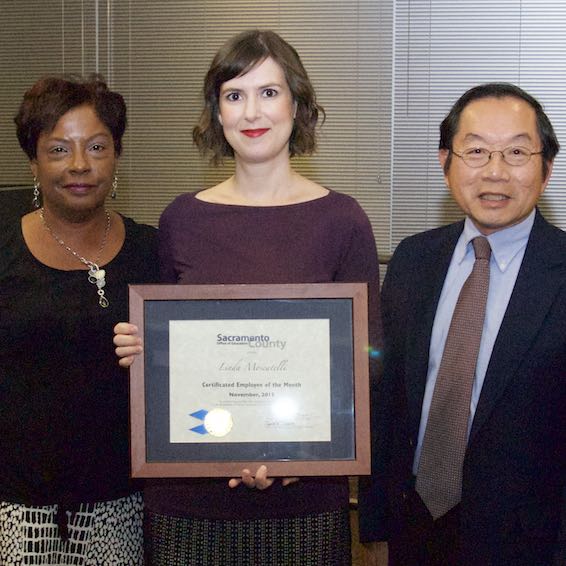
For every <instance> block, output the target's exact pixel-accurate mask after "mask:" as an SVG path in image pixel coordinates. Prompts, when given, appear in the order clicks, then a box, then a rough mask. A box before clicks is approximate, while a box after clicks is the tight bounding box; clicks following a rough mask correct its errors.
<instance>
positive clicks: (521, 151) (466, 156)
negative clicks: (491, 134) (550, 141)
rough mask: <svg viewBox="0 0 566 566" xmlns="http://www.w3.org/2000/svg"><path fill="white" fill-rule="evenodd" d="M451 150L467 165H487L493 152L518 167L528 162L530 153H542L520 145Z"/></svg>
mask: <svg viewBox="0 0 566 566" xmlns="http://www.w3.org/2000/svg"><path fill="white" fill-rule="evenodd" d="M451 151H452V153H453V154H454V155H456V156H457V157H459V158H460V159H462V161H463V162H464V163H465V164H466V165H467V166H468V167H483V166H484V165H487V164H488V163H489V160H490V159H491V156H492V155H493V154H494V153H501V157H502V158H503V161H505V163H507V165H512V166H513V167H518V166H520V165H525V164H526V163H528V162H529V159H530V158H531V155H540V154H541V153H542V151H530V150H528V149H527V148H526V147H520V146H511V147H506V148H505V149H502V150H497V149H496V150H493V151H489V149H486V148H485V147H471V148H470V149H466V150H464V151H463V152H462V153H456V152H455V151H454V150H451Z"/></svg>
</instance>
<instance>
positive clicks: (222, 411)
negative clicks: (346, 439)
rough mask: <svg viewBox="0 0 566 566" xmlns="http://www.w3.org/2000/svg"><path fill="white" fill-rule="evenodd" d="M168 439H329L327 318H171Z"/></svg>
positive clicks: (248, 440)
mask: <svg viewBox="0 0 566 566" xmlns="http://www.w3.org/2000/svg"><path fill="white" fill-rule="evenodd" d="M169 369H170V374H169V379H170V388H169V395H170V397H169V407H170V441H171V442H184V443H186V442H189V443H190V442H197V443H198V442H207V443H210V442H324V441H330V440H331V434H330V427H331V410H330V323H329V320H328V319H292V320H287V319H284V320H277V319H276V320H249V319H246V320H172V321H170V322H169Z"/></svg>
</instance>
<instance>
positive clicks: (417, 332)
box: [405, 222, 464, 440]
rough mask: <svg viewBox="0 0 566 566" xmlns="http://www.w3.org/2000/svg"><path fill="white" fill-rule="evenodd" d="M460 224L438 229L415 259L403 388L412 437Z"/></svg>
mask: <svg viewBox="0 0 566 566" xmlns="http://www.w3.org/2000/svg"><path fill="white" fill-rule="evenodd" d="M463 226H464V224H463V222H458V223H457V224H452V225H450V226H447V227H446V228H443V229H440V230H439V231H438V233H437V237H436V238H435V239H434V240H433V241H431V242H430V243H429V244H428V245H427V247H426V249H423V250H422V251H421V254H422V255H421V257H419V258H418V259H417V261H418V265H419V268H420V273H419V276H418V277H417V278H416V279H415V281H413V285H414V290H413V292H414V296H415V302H414V304H413V306H414V311H413V313H412V317H411V318H410V327H409V328H408V329H407V333H406V336H407V344H406V348H405V351H406V352H407V354H406V375H405V387H406V391H407V404H408V410H409V421H410V422H409V426H410V431H411V434H412V436H413V437H414V438H415V440H416V437H417V435H418V431H419V426H420V419H421V410H422V404H423V398H424V392H425V386H426V378H427V373H428V358H429V350H430V339H431V334H432V326H433V323H434V317H435V314H436V308H437V306H438V301H439V299H440V294H441V292H442V287H443V285H444V279H445V278H446V272H447V271H448V267H449V266H450V261H451V259H452V254H453V253H454V247H455V246H456V242H457V241H458V238H459V237H460V234H461V233H462V229H463Z"/></svg>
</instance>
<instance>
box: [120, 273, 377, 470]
mask: <svg viewBox="0 0 566 566" xmlns="http://www.w3.org/2000/svg"><path fill="white" fill-rule="evenodd" d="M130 318H131V321H132V322H133V323H134V324H136V325H137V326H138V328H139V331H140V334H141V336H142V337H143V343H144V355H142V356H138V357H137V358H136V360H135V361H134V363H133V365H132V367H131V372H130V424H131V451H132V476H133V477H191V476H194V477H238V476H240V475H241V471H242V470H243V469H244V468H248V469H250V470H252V472H255V470H256V469H257V467H259V466H260V465H262V464H265V465H267V468H268V474H269V475H270V476H306V475H333V476H335V475H360V474H368V473H370V436H369V434H370V433H369V377H368V372H369V369H368V366H369V364H368V351H367V350H368V348H367V345H368V328H367V320H368V313H367V285H366V284H364V283H326V284H301V285H133V286H130Z"/></svg>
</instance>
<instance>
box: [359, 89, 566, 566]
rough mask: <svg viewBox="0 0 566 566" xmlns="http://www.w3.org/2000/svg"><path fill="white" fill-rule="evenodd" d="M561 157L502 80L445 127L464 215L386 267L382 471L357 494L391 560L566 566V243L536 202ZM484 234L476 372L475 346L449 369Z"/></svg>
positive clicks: (366, 535)
mask: <svg viewBox="0 0 566 566" xmlns="http://www.w3.org/2000/svg"><path fill="white" fill-rule="evenodd" d="M558 150H559V144H558V141H557V139H556V136H555V134H554V131H553V128H552V125H551V123H550V121H549V120H548V117H547V116H546V114H545V113H544V111H543V109H542V107H541V106H540V104H539V103H538V102H537V101H536V100H535V99H534V98H533V97H532V96H530V95H529V94H528V93H526V92H525V91H523V90H522V89H520V88H518V87H516V86H514V85H511V84H507V83H490V84H485V85H480V86H477V87H474V88H472V89H470V90H469V91H467V92H466V93H465V94H464V95H463V96H462V97H461V98H460V99H459V100H458V101H457V102H456V103H455V104H454V106H453V107H452V109H451V110H450V113H449V114H448V115H447V117H446V118H445V119H444V121H443V122H442V124H441V127H440V151H439V160H440V164H441V166H442V167H443V169H444V177H445V181H446V184H447V186H448V188H449V189H450V192H451V193H452V196H453V198H454V199H455V200H456V202H457V203H458V205H459V206H460V207H461V209H462V210H463V212H464V213H465V215H466V218H465V220H464V221H461V222H458V223H456V224H452V225H450V226H445V227H442V228H438V229H435V230H430V231H428V232H425V233H422V234H418V235H416V236H412V237H410V238H407V239H406V240H404V241H403V242H401V244H400V245H399V246H398V247H397V250H396V251H395V254H394V256H393V258H392V260H391V263H390V265H389V268H388V271H387V276H386V279H385V283H384V286H383V293H382V301H383V311H382V312H383V324H384V334H385V357H384V374H383V379H382V380H381V382H380V384H379V389H378V392H377V395H376V396H375V399H374V406H373V409H374V418H373V434H374V473H373V475H372V477H371V478H370V479H369V480H368V481H365V482H361V486H360V537H361V540H362V541H365V542H367V543H371V544H370V545H369V548H370V550H371V551H372V552H373V551H375V550H376V549H377V548H378V546H379V543H378V542H377V541H385V540H387V541H388V543H389V545H388V546H389V560H390V562H389V563H390V564H391V565H402V566H426V565H437V566H438V565H444V566H495V565H498V566H547V565H551V564H557V563H560V564H562V562H561V560H563V559H564V554H563V553H564V548H565V547H564V541H563V533H564V516H565V513H564V510H565V506H566V503H565V485H566V480H565V478H566V233H564V232H563V231H562V230H559V229H558V228H556V227H554V226H552V225H551V224H549V223H548V222H547V221H546V220H545V219H544V218H543V217H542V215H541V214H540V212H539V211H538V209H537V208H536V205H537V202H538V199H539V198H540V196H541V195H542V193H543V192H544V190H545V188H546V186H547V183H548V181H549V178H550V175H551V172H552V165H553V160H554V157H555V155H556V154H557V152H558ZM473 240H478V241H480V240H481V241H483V242H485V240H487V243H488V244H489V246H487V256H486V257H484V258H483V261H485V262H486V263H485V265H486V269H485V271H486V272H487V273H485V275H486V278H487V279H488V282H485V284H486V285H487V284H488V291H487V290H486V292H485V295H486V298H485V297H484V299H483V303H484V305H485V315H484V314H483V310H482V309H483V308H484V307H483V306H482V305H480V304H479V302H478V306H477V310H478V311H482V312H481V320H480V322H479V326H478V332H477V334H478V336H477V342H478V347H477V349H476V351H475V353H474V358H473V362H471V361H470V358H469V357H465V355H464V350H467V349H468V348H467V346H468V345H469V343H470V342H471V341H473V340H474V339H475V338H470V337H468V336H466V338H465V340H460V346H459V348H460V350H461V356H460V357H461V359H460V363H461V365H462V366H465V367H462V368H461V369H460V368H459V367H458V360H456V362H454V360H452V361H451V364H452V365H451V366H450V368H451V369H450V371H446V369H445V368H446V365H447V363H446V362H445V358H446V357H447V356H449V355H453V353H452V354H450V353H447V350H448V349H449V347H448V344H449V343H452V342H451V341H452V340H453V336H452V335H453V334H455V332H454V330H456V333H459V334H460V335H462V334H466V331H467V330H466V328H465V327H466V324H465V321H464V325H463V326H462V324H461V323H462V321H460V322H459V323H456V322H455V319H456V318H457V317H456V315H455V313H456V312H457V311H458V308H459V307H458V305H459V303H460V300H461V297H460V299H459V296H460V293H461V290H462V289H463V288H464V286H465V285H464V283H465V282H466V280H467V279H468V278H469V277H470V279H471V276H470V274H473V273H472V271H474V272H475V270H476V268H475V267H474V265H475V264H476V263H477V262H478V260H480V256H479V255H477V254H478V252H476V257H474V249H475V247H476V243H475V242H474V243H473V244H472V241H473ZM466 285H468V283H466ZM462 294H464V292H463V291H462ZM474 300H476V301H477V299H474ZM472 310H473V309H472ZM475 314H477V313H475ZM453 315H454V316H453ZM466 316H468V317H469V318H470V322H469V326H470V328H471V327H472V325H473V324H475V323H474V322H473V321H472V320H471V319H472V318H477V317H475V315H474V313H472V314H471V315H470V313H468V314H467V315H466ZM458 324H460V325H459V326H458ZM461 338H462V336H460V339H461ZM456 339H458V336H456ZM445 345H446V348H445ZM452 349H454V348H452ZM456 350H458V348H456ZM458 355H459V353H458V351H457V352H456V358H457V357H458ZM466 356H467V354H466ZM454 368H457V369H454ZM466 370H470V371H468V373H469V374H470V380H469V384H466V383H467V382H464V378H463V377H462V376H463V375H464V374H465V373H466ZM446 374H447V375H446ZM463 385H464V386H463ZM461 389H463V390H465V395H464V397H462V395H461V394H460V393H459V394H458V395H456V396H454V391H455V390H461ZM451 395H452V397H451ZM439 397H443V398H444V405H443V404H442V400H440V401H439ZM462 398H463V402H462ZM446 399H450V402H449V403H446ZM453 399H456V400H457V401H454V400H453ZM458 399H459V401H458ZM462 423H463V426H462ZM439 426H440V428H441V429H442V431H441V433H440V434H439V433H438V428H439ZM459 428H461V429H463V433H462V434H461V435H460V436H461V439H462V448H461V449H460V448H459V447H458V446H456V444H458V442H460V441H459V440H457V438H458V434H457V432H458V429H459ZM427 429H428V430H427ZM459 454H460V456H459ZM560 531H562V535H560ZM376 555H377V553H376Z"/></svg>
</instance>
